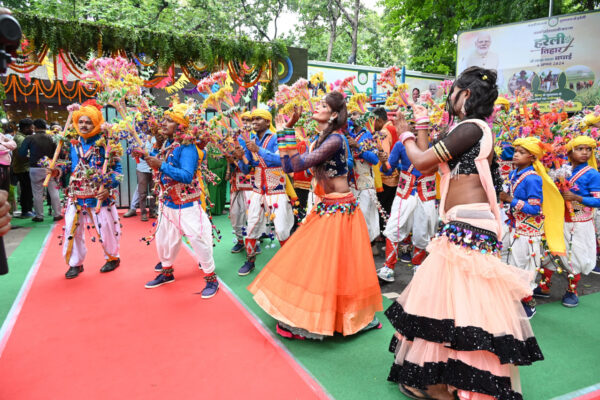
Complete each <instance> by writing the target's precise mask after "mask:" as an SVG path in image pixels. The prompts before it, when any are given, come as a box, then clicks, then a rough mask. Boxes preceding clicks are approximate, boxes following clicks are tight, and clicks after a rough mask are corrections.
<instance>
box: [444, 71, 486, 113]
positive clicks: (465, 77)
mask: <svg viewBox="0 0 600 400" xmlns="http://www.w3.org/2000/svg"><path fill="white" fill-rule="evenodd" d="M496 79H497V73H496V71H495V70H491V69H485V68H480V67H469V68H467V69H465V70H464V71H463V72H462V74H460V75H459V76H458V78H456V80H455V81H454V84H453V85H452V88H450V92H449V93H448V100H447V103H446V109H447V110H448V114H449V115H450V116H451V117H456V116H457V115H456V114H455V111H454V104H452V101H451V100H450V97H451V95H452V92H454V90H455V89H456V88H457V87H458V88H460V91H459V92H458V94H457V96H456V97H458V96H459V95H460V93H461V92H462V91H464V90H467V89H469V90H470V91H471V95H470V96H469V98H468V99H467V100H466V101H465V114H466V117H467V118H478V119H486V118H487V117H489V116H490V115H492V112H494V102H495V101H496V99H497V98H498V86H497V85H496Z"/></svg>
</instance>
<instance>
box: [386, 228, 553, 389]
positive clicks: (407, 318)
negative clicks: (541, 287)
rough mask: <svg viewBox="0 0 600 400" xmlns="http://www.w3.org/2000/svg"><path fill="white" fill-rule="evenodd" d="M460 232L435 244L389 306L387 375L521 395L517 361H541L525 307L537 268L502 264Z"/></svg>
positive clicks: (410, 382)
mask: <svg viewBox="0 0 600 400" xmlns="http://www.w3.org/2000/svg"><path fill="white" fill-rule="evenodd" d="M470 222H472V221H470ZM482 222H483V221H482ZM486 225H489V224H486V223H483V224H480V226H486ZM462 226H463V228H464V227H465V226H467V228H466V229H467V232H469V230H468V229H469V226H468V224H463V225H462ZM446 227H448V225H446ZM472 230H473V232H482V231H481V230H479V231H478V230H477V228H476V227H473V229H472ZM454 232H456V231H454ZM462 232H463V233H461V235H462V236H464V235H465V233H464V232H465V231H464V230H463V231H462ZM483 234H484V235H485V238H488V237H490V238H491V240H495V234H494V233H492V232H484V233H483ZM461 235H458V236H459V237H460V236H461ZM456 236H457V235H454V236H453V235H451V234H450V235H448V236H444V235H440V236H438V237H436V238H435V239H434V240H433V241H432V242H431V243H430V244H429V246H428V248H427V251H428V252H429V256H428V257H427V258H426V259H425V261H424V262H423V264H422V265H421V266H420V267H419V269H418V270H417V272H416V274H415V276H414V277H413V279H412V281H411V282H410V284H409V285H408V286H407V287H406V289H405V290H404V291H403V292H402V294H401V295H400V297H398V299H397V300H396V302H394V303H393V304H392V305H391V306H390V307H389V308H388V309H387V310H386V316H387V317H388V319H389V320H390V322H391V323H392V325H393V326H394V328H395V329H396V333H395V335H394V337H393V338H392V342H391V344H390V351H392V352H394V353H395V362H394V365H393V366H392V368H391V371H390V375H389V377H388V380H390V381H393V382H397V383H402V384H404V385H407V386H410V387H414V388H419V389H427V387H428V386H430V385H435V384H446V385H449V386H450V387H454V388H457V389H459V395H460V396H461V398H464V399H482V400H483V399H494V398H495V399H501V400H513V399H522V395H521V393H520V382H519V375H518V369H517V367H516V366H517V365H529V364H531V363H532V362H534V361H537V360H542V359H543V356H542V353H541V351H540V349H539V347H538V344H537V341H536V339H535V337H534V336H533V332H532V330H531V326H530V324H529V321H528V319H527V318H526V315H525V312H524V310H523V307H522V305H521V299H522V298H523V297H526V296H528V295H530V294H531V288H530V286H529V282H530V280H531V273H530V272H527V271H524V270H521V269H518V268H516V267H513V266H510V265H507V264H504V263H502V261H501V260H500V259H499V258H497V257H496V256H495V255H493V254H490V251H489V249H490V248H491V247H490V246H486V244H485V243H483V242H481V243H480V244H481V247H480V248H481V249H487V250H483V251H482V250H480V249H477V248H476V246H475V245H474V244H475V240H474V239H473V240H471V238H469V241H468V245H467V244H464V243H463V244H462V245H461V244H457V242H456V240H453V239H456ZM478 237H479V238H482V237H484V236H478ZM488 243H489V241H488Z"/></svg>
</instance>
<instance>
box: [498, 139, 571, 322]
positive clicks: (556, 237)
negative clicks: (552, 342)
mask: <svg viewBox="0 0 600 400" xmlns="http://www.w3.org/2000/svg"><path fill="white" fill-rule="evenodd" d="M540 143H541V142H540V140H539V139H538V138H534V137H527V138H520V139H517V140H515V141H514V143H513V145H514V153H513V159H512V162H513V165H514V168H515V169H514V170H513V171H512V172H511V173H510V175H509V180H510V185H509V192H508V193H507V192H501V193H500V200H502V201H503V202H505V203H507V204H509V205H510V212H509V226H508V231H507V232H506V233H505V234H504V238H503V251H502V261H505V262H506V263H507V264H511V265H514V266H516V267H518V268H521V269H523V270H525V271H529V272H530V273H531V288H532V289H533V288H535V286H536V285H535V275H536V270H537V268H539V267H540V263H541V261H542V259H543V252H544V248H543V245H542V235H543V232H544V230H545V231H546V239H547V241H548V247H549V249H550V251H551V252H552V253H553V254H564V252H565V244H564V239H563V232H562V227H563V221H564V220H563V215H564V202H563V201H562V196H561V195H560V192H559V191H558V188H557V187H556V185H555V184H554V182H553V181H552V179H551V178H550V177H549V176H548V174H547V173H546V169H545V168H544V166H543V165H542V163H541V162H540V161H539V159H540V158H541V157H543V155H544V150H543V148H542V147H541V146H540ZM542 211H545V212H542ZM521 302H522V304H523V308H524V309H525V313H526V314H527V317H528V318H531V317H533V316H534V315H535V312H536V310H535V300H534V299H533V297H532V296H527V297H525V298H523V299H522V300H521Z"/></svg>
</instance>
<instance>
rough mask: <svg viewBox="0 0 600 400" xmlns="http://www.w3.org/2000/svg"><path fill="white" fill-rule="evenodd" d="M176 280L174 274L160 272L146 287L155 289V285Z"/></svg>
mask: <svg viewBox="0 0 600 400" xmlns="http://www.w3.org/2000/svg"><path fill="white" fill-rule="evenodd" d="M174 281H175V277H174V276H173V275H165V274H158V276H157V277H156V278H154V279H153V280H151V281H150V282H148V283H146V289H153V288H155V287H159V286H161V285H164V284H165V283H171V282H174Z"/></svg>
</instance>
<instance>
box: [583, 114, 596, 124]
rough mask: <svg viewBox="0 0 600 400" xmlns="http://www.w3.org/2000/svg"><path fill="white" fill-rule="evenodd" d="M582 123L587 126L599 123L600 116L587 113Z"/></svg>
mask: <svg viewBox="0 0 600 400" xmlns="http://www.w3.org/2000/svg"><path fill="white" fill-rule="evenodd" d="M583 122H584V123H585V125H587V126H592V125H595V124H597V123H598V122H600V114H598V115H596V113H593V112H591V113H589V114H588V115H586V116H585V117H584V118H583Z"/></svg>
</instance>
